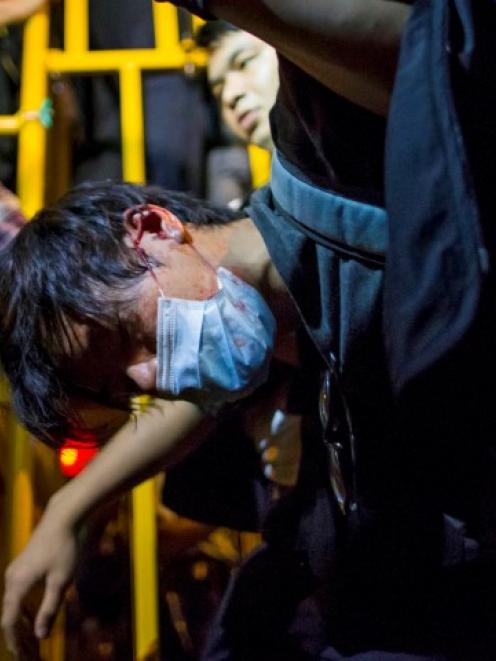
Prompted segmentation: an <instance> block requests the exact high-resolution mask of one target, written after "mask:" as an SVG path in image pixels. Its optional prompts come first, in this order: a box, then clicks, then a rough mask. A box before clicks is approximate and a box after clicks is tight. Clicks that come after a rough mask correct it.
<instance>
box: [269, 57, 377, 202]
mask: <svg viewBox="0 0 496 661" xmlns="http://www.w3.org/2000/svg"><path fill="white" fill-rule="evenodd" d="M279 73H280V81H281V82H280V89H279V94H278V97H277V102H276V105H275V106H274V108H273V110H272V116H271V121H272V133H273V137H274V143H275V145H276V148H277V149H278V151H279V152H280V153H282V154H283V156H284V157H285V159H286V160H287V161H288V162H289V164H291V165H293V166H294V167H295V170H296V172H295V173H297V174H298V175H299V176H303V177H304V178H306V179H308V180H310V181H311V183H313V184H315V185H317V186H320V187H322V188H329V189H331V190H333V191H335V192H336V193H338V194H340V195H343V196H345V197H349V198H351V199H354V200H357V201H360V202H368V203H370V204H379V205H382V200H383V194H382V191H383V156H384V135H385V120H384V119H383V118H382V117H379V116H377V115H374V114H373V113H371V112H369V111H367V110H364V109H363V108H360V107H359V106H357V105H354V104H353V103H351V102H349V101H347V100H346V99H344V98H342V97H340V96H338V95H337V94H335V93H334V92H332V91H331V90H329V89H328V88H327V87H325V86H324V85H322V84H321V83H319V82H318V81H317V80H315V79H314V78H312V77H310V76H309V75H308V74H306V73H305V72H303V71H302V70H301V69H299V68H298V67H297V66H296V65H294V64H293V63H292V62H290V61H289V60H286V59H285V58H284V57H282V56H279Z"/></svg>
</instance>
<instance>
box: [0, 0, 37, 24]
mask: <svg viewBox="0 0 496 661" xmlns="http://www.w3.org/2000/svg"><path fill="white" fill-rule="evenodd" d="M46 1H47V0H0V26H2V25H6V24H7V23H16V22H17V21H23V20H24V19H25V18H27V17H28V16H31V14H34V12H35V11H37V10H38V9H39V8H40V7H41V6H42V5H44V4H45V2H46Z"/></svg>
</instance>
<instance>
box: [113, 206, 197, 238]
mask: <svg viewBox="0 0 496 661" xmlns="http://www.w3.org/2000/svg"><path fill="white" fill-rule="evenodd" d="M124 225H125V226H126V229H127V231H128V232H129V234H130V236H131V238H132V240H133V243H134V245H135V246H139V245H140V242H141V239H142V238H143V235H144V234H146V233H147V232H149V233H151V234H156V235H157V237H158V238H160V239H172V240H173V241H175V242H176V243H190V241H191V237H190V235H189V234H188V232H187V231H186V228H185V227H184V225H183V224H182V223H181V221H180V220H179V218H177V216H175V215H174V214H173V213H172V212H171V211H169V210H168V209H164V208H163V207H159V206H157V205H156V204H139V205H137V206H135V207H130V208H129V209H126V211H125V212H124Z"/></svg>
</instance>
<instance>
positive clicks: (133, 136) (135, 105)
mask: <svg viewBox="0 0 496 661" xmlns="http://www.w3.org/2000/svg"><path fill="white" fill-rule="evenodd" d="M120 93H121V136H122V170H123V172H122V174H123V177H124V179H125V180H126V181H134V182H135V183H143V182H144V181H145V178H146V174H145V150H144V140H145V129H144V118H143V98H142V82H141V71H140V69H139V68H138V67H137V66H136V65H134V64H133V63H131V62H130V63H128V64H125V65H124V66H123V67H122V69H121V71H120Z"/></svg>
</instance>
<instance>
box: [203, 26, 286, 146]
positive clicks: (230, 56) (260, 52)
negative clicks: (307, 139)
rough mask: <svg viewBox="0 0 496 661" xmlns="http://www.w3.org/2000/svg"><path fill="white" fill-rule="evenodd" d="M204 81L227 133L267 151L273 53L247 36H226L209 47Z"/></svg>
mask: <svg viewBox="0 0 496 661" xmlns="http://www.w3.org/2000/svg"><path fill="white" fill-rule="evenodd" d="M208 79H209V83H210V86H211V89H212V92H213V94H214V96H215V97H216V98H217V99H218V100H219V103H220V107H221V112H222V119H223V120H224V122H225V123H226V124H227V126H228V127H229V128H230V129H231V131H232V132H233V133H234V134H235V135H236V136H237V137H238V138H240V139H241V140H242V141H243V142H246V143H248V142H251V143H254V144H256V145H258V146H260V147H264V148H265V149H271V148H272V139H271V134H270V123H269V111H270V109H271V108H272V106H273V105H274V102H275V98H276V94H277V89H278V86H279V78H278V64H277V56H276V52H275V50H274V49H273V48H272V47H271V46H268V45H267V44H265V43H264V42H263V41H260V39H257V38H256V37H254V36H253V35H251V34H248V33H247V32H243V31H235V32H228V33H227V34H225V35H223V36H222V37H221V38H220V39H219V40H218V41H217V42H216V43H215V44H214V46H213V50H212V54H211V57H210V61H209V64H208Z"/></svg>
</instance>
